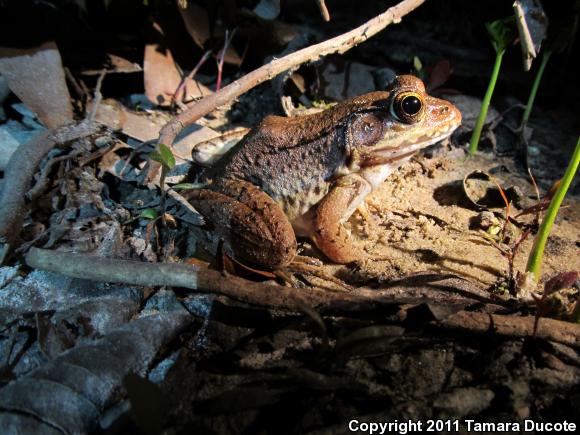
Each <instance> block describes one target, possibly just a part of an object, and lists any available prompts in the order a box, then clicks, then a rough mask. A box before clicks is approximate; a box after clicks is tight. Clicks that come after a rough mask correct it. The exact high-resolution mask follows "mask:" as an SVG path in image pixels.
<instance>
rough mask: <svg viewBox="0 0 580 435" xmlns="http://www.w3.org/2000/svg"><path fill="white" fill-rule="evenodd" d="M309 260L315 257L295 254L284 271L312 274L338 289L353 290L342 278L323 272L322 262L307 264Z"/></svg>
mask: <svg viewBox="0 0 580 435" xmlns="http://www.w3.org/2000/svg"><path fill="white" fill-rule="evenodd" d="M304 258H306V259H307V260H304ZM311 260H316V259H314V258H309V257H300V256H297V257H296V259H295V261H293V262H292V263H290V264H289V265H288V266H286V267H285V269H284V273H288V272H289V273H290V274H297V273H298V274H301V275H304V276H305V277H308V276H314V277H316V278H319V279H321V280H323V281H327V282H330V283H333V284H335V286H337V287H338V288H339V289H340V290H346V291H352V290H354V287H352V286H350V285H349V284H347V283H346V282H344V281H343V280H341V279H339V278H337V277H335V276H332V275H330V274H329V273H327V272H325V271H324V270H323V269H322V263H320V264H309V261H311ZM318 261H320V260H318Z"/></svg>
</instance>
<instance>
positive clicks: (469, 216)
mask: <svg viewBox="0 0 580 435" xmlns="http://www.w3.org/2000/svg"><path fill="white" fill-rule="evenodd" d="M476 170H479V171H486V172H488V173H493V177H494V178H495V179H496V180H497V182H498V183H499V184H500V185H501V186H503V188H504V189H507V188H508V187H511V186H516V187H517V188H519V190H520V191H521V192H522V198H521V200H520V201H519V202H520V209H519V210H518V208H517V207H515V206H512V209H511V213H510V214H511V216H514V215H516V214H517V213H519V212H520V211H521V209H523V208H524V207H529V206H531V205H532V204H534V203H536V202H537V199H536V193H535V190H534V187H533V185H532V184H531V183H530V181H529V177H526V176H524V174H523V173H522V172H523V171H522V170H521V169H519V168H518V167H516V165H515V164H514V159H513V157H503V158H498V156H496V155H493V154H491V153H479V154H478V155H476V156H475V157H472V158H469V159H466V157H465V153H464V152H463V150H457V149H456V150H454V151H452V152H451V153H448V154H446V155H440V156H438V157H434V158H427V157H418V158H417V159H415V160H414V161H412V162H409V163H408V164H407V165H405V166H403V167H402V168H401V169H400V170H399V171H398V172H397V173H395V174H394V175H393V176H392V177H391V178H389V180H387V182H385V183H384V184H383V185H382V186H380V188H378V189H377V190H376V191H375V192H374V193H373V194H372V195H371V196H370V197H369V198H368V200H367V202H366V205H367V209H368V214H367V217H366V218H365V217H364V216H363V214H361V213H360V212H358V213H355V215H354V216H353V218H352V219H351V220H350V223H351V228H352V229H353V231H354V232H355V233H357V234H358V235H359V237H360V238H361V240H362V242H363V243H364V244H365V249H366V250H367V252H369V254H370V255H371V256H372V257H374V258H376V259H373V260H371V261H366V262H364V265H363V266H362V270H363V271H364V273H362V274H361V273H359V278H361V279H363V280H368V279H377V280H379V281H383V282H385V281H387V280H389V279H393V278H399V277H401V276H405V275H409V274H413V273H417V272H419V271H423V270H431V271H433V270H436V271H438V272H441V273H452V274H455V275H458V276H461V277H464V278H466V279H469V280H471V281H475V282H477V283H478V284H480V285H481V286H483V287H486V288H489V287H491V286H493V285H494V284H496V283H497V282H498V281H499V280H502V279H503V278H505V277H506V273H507V267H508V266H507V259H506V258H505V257H503V256H502V255H501V253H500V251H499V250H498V249H497V248H496V247H494V246H493V245H492V244H491V243H490V242H489V241H487V240H486V238H485V237H484V236H482V233H485V231H483V230H482V229H481V228H478V225H477V221H478V216H479V215H480V214H481V210H480V209H478V207H477V206H474V205H473V204H472V203H470V202H469V200H468V198H467V196H466V195H465V192H464V189H463V183H462V181H463V178H464V177H465V176H467V175H468V174H469V173H471V172H473V171H476ZM490 211H492V212H493V213H494V214H496V215H497V216H500V217H501V216H505V205H504V206H499V207H494V208H491V209H490ZM534 218H535V214H531V215H528V216H522V217H519V218H518V221H520V222H522V223H532V222H533V220H534ZM512 229H515V231H516V233H517V234H521V233H522V230H521V229H518V228H516V227H512ZM579 241H580V203H579V200H578V198H576V197H568V198H567V200H566V202H565V205H564V207H563V208H562V210H561V211H560V213H559V215H558V218H557V220H556V223H555V225H554V228H553V230H552V233H551V236H550V238H549V241H548V244H547V247H546V253H545V257H544V262H543V276H544V277H551V276H553V275H554V274H556V273H559V272H563V271H568V270H578V269H579V268H580V255H578V254H579ZM532 244H533V234H532V235H530V236H529V237H527V238H526V240H525V241H524V242H523V243H522V244H521V247H520V249H519V251H518V253H519V254H518V255H517V256H516V258H515V261H514V266H515V270H518V271H522V272H523V271H524V270H525V266H526V262H527V258H528V254H529V252H530V250H531V248H532ZM381 259H383V260H381ZM343 274H344V270H343V271H342V273H341V275H343Z"/></svg>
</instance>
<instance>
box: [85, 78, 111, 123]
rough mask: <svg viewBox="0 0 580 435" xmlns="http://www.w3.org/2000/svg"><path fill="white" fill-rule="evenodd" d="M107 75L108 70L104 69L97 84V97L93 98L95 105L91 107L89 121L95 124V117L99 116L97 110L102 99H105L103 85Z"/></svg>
mask: <svg viewBox="0 0 580 435" xmlns="http://www.w3.org/2000/svg"><path fill="white" fill-rule="evenodd" d="M106 75H107V70H106V69H103V70H102V71H101V74H99V78H98V79H97V85H96V86H95V97H94V100H93V107H92V109H91V113H90V114H89V122H90V123H91V124H93V123H94V122H95V117H96V116H97V110H99V106H100V105H101V100H102V99H103V94H101V86H102V85H103V80H104V79H105V76H106Z"/></svg>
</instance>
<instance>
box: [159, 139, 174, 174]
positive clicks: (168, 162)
mask: <svg viewBox="0 0 580 435" xmlns="http://www.w3.org/2000/svg"><path fill="white" fill-rule="evenodd" d="M158 148H159V154H160V155H161V160H162V164H163V165H165V166H167V167H168V168H169V169H173V167H174V166H175V157H174V156H173V153H172V152H171V150H170V149H169V147H168V146H167V145H164V144H162V143H160V144H159V146H158Z"/></svg>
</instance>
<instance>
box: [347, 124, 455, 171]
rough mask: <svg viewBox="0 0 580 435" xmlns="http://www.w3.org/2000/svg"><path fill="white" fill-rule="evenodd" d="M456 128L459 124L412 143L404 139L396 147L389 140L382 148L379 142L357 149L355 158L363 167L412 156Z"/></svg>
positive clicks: (445, 137) (384, 163)
mask: <svg viewBox="0 0 580 435" xmlns="http://www.w3.org/2000/svg"><path fill="white" fill-rule="evenodd" d="M456 128H457V126H456V125H454V126H452V127H450V128H449V130H448V131H445V132H443V133H441V132H438V133H439V134H438V135H436V136H434V137H430V136H426V137H422V138H419V140H414V141H413V142H411V143H409V142H406V141H404V142H402V143H401V144H399V145H397V146H395V147H393V146H392V142H391V141H389V142H388V145H386V144H385V145H384V147H383V148H381V145H382V144H381V142H379V143H377V144H376V145H375V146H373V147H366V148H364V149H359V150H357V153H356V154H357V156H356V158H355V159H354V160H356V163H357V166H359V167H361V168H368V167H371V166H380V165H386V164H389V163H393V162H396V161H399V160H403V159H406V158H407V157H410V156H412V155H413V154H415V153H416V152H417V151H418V150H420V149H423V148H426V147H428V146H429V145H433V144H435V143H437V142H440V141H442V140H444V139H447V138H448V137H449V136H451V133H453V131H454V130H455V129H456ZM385 142H386V141H385Z"/></svg>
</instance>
